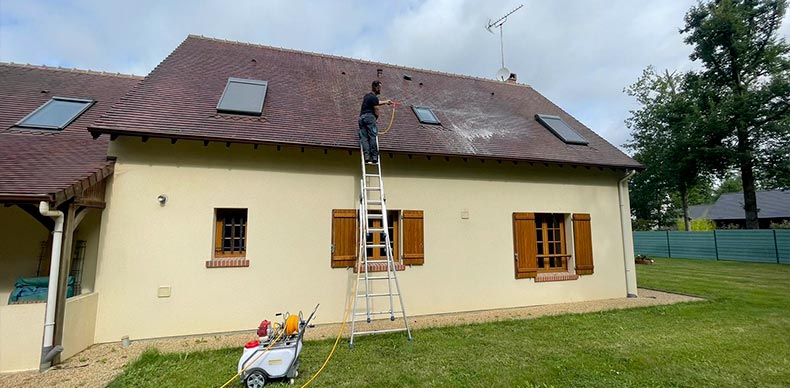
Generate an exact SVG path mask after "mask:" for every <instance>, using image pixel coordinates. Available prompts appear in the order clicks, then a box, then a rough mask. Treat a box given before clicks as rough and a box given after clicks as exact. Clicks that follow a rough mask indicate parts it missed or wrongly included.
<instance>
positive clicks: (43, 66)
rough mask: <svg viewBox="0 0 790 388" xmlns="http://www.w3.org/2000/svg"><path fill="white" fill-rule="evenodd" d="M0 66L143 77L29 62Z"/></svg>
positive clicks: (2, 64) (133, 75) (134, 75)
mask: <svg viewBox="0 0 790 388" xmlns="http://www.w3.org/2000/svg"><path fill="white" fill-rule="evenodd" d="M0 66H12V67H22V68H26V69H37V70H51V71H63V72H67V73H76V74H88V75H98V76H104V77H119V78H133V79H143V78H144V76H141V75H136V74H123V73H110V72H106V71H97V70H90V69H77V68H67V67H60V66H58V67H55V66H47V65H31V64H29V63H14V62H0Z"/></svg>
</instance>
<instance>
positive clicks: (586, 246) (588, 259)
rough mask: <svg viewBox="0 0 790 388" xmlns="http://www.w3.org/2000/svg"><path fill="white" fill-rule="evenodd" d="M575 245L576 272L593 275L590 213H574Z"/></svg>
mask: <svg viewBox="0 0 790 388" xmlns="http://www.w3.org/2000/svg"><path fill="white" fill-rule="evenodd" d="M573 246H574V255H575V256H576V274H577V275H592V273H593V252H592V233H591V232H590V215H589V214H583V213H580V214H574V215H573Z"/></svg>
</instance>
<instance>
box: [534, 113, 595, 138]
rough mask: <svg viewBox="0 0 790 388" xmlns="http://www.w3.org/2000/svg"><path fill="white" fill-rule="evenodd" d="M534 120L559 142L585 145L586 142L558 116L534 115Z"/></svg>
mask: <svg viewBox="0 0 790 388" xmlns="http://www.w3.org/2000/svg"><path fill="white" fill-rule="evenodd" d="M535 120H538V122H539V123H541V124H543V126H544V127H546V128H547V129H548V130H549V131H551V132H552V133H554V135H556V136H557V137H559V138H560V140H562V141H564V142H566V143H568V144H581V145H587V140H586V139H585V138H583V137H582V135H579V134H578V133H577V132H576V131H574V130H573V128H571V127H570V126H569V125H568V124H565V121H562V119H561V118H559V117H558V116H550V115H541V114H536V115H535Z"/></svg>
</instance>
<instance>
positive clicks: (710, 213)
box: [689, 190, 790, 229]
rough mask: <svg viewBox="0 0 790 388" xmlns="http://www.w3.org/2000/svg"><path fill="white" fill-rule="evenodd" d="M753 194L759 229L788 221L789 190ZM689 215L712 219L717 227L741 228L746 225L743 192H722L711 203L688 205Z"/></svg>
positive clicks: (789, 212) (789, 218)
mask: <svg viewBox="0 0 790 388" xmlns="http://www.w3.org/2000/svg"><path fill="white" fill-rule="evenodd" d="M755 194H756V195H757V208H758V209H759V211H758V212H757V217H758V219H759V222H760V229H768V228H770V227H771V224H780V223H782V222H787V221H790V191H788V190H768V191H758V192H756V193H755ZM689 217H690V218H691V219H692V220H695V219H706V220H711V221H714V222H715V223H716V227H717V228H721V227H729V226H731V225H735V226H737V227H739V228H743V227H744V226H745V225H746V221H745V219H746V215H745V214H744V210H743V192H739V193H725V194H722V195H721V196H720V197H719V199H717V200H716V202H715V203H713V204H708V205H696V206H689Z"/></svg>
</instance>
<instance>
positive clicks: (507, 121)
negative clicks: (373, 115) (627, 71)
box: [90, 36, 642, 168]
mask: <svg viewBox="0 0 790 388" xmlns="http://www.w3.org/2000/svg"><path fill="white" fill-rule="evenodd" d="M377 69H381V70H382V74H381V77H380V78H379V79H380V80H381V81H382V82H383V84H384V86H383V93H382V96H381V97H382V98H385V99H393V100H395V101H399V102H402V103H403V105H402V106H401V107H400V108H398V110H397V113H396V117H395V120H394V124H393V126H392V129H391V131H390V132H389V133H387V134H386V135H383V136H381V137H380V142H381V149H382V150H383V151H389V152H397V153H409V154H425V155H444V156H461V157H472V158H486V159H504V160H518V161H521V160H523V161H534V162H553V163H566V164H572V165H585V166H601V167H618V168H641V167H642V166H641V165H640V164H639V163H637V162H636V161H634V160H633V159H631V158H630V157H628V156H627V155H625V154H624V153H622V152H621V151H620V150H618V149H617V148H616V147H614V146H612V145H611V144H609V143H608V142H606V140H604V139H603V138H601V137H600V136H598V135H597V134H595V133H594V132H593V131H592V130H590V129H588V128H587V127H586V126H584V125H583V124H582V123H580V122H579V121H577V120H575V119H574V118H573V117H571V116H570V115H569V114H568V113H566V112H565V111H563V110H562V109H560V108H559V107H558V106H556V105H555V104H553V103H552V102H551V101H549V100H548V99H546V98H545V97H543V96H542V95H540V94H539V93H538V92H536V91H535V90H534V89H533V88H532V87H530V86H526V85H516V84H506V83H503V82H497V81H493V80H486V79H481V78H474V77H468V76H461V75H455V74H446V73H440V72H435V71H428V70H420V69H413V68H406V67H401V66H394V65H388V64H382V63H375V62H368V61H362V60H357V59H350V58H342V57H337V56H330V55H322V54H314V53H307V52H300V51H294V50H286V49H281V48H274V47H267V46H259V45H252V44H246V43H239V42H228V41H220V40H217V39H211V38H204V37H197V36H189V37H188V38H187V39H186V40H185V41H184V42H183V43H182V44H181V45H180V46H179V47H178V48H176V50H175V51H173V53H171V54H170V56H168V57H167V58H166V59H165V60H164V61H163V62H162V63H161V64H160V65H159V66H158V67H157V68H156V69H154V70H153V71H152V72H151V73H150V74H149V75H148V76H147V77H146V78H145V80H143V82H141V83H140V85H139V86H137V87H136V88H135V89H134V90H132V91H131V92H130V93H129V94H128V95H127V96H126V97H125V98H124V99H123V101H121V103H119V104H118V105H116V106H115V107H114V108H113V109H111V110H110V111H109V112H107V113H106V114H105V115H103V116H102V117H101V118H100V119H99V120H98V121H96V122H95V123H94V124H93V125H92V126H91V127H90V130H91V132H92V133H93V134H94V135H95V136H98V135H100V134H103V133H104V134H112V135H133V136H143V137H162V138H171V139H192V140H204V141H221V142H235V143H253V144H285V145H298V146H313V147H322V148H343V149H359V142H358V140H357V132H358V124H357V118H358V116H359V110H360V105H361V102H362V97H363V96H364V95H365V93H367V92H369V91H370V83H371V81H373V80H375V79H376V77H377ZM404 74H407V75H408V76H410V78H411V80H406V79H404ZM231 77H234V78H242V79H255V80H264V81H268V90H267V92H266V93H267V94H266V99H265V103H264V107H263V114H262V115H261V116H260V117H257V116H243V115H235V114H226V113H218V112H217V103H218V102H219V100H220V97H221V96H222V93H223V90H224V89H225V86H226V83H227V82H228V79H229V78H231ZM410 105H415V106H426V107H429V108H432V109H433V111H434V112H435V113H436V115H437V116H438V119H439V120H440V121H441V125H440V126H436V125H425V124H420V122H419V121H418V120H417V117H416V116H415V115H414V113H413V112H412V111H411V109H410V108H409V106H410ZM382 112H384V113H383V116H382V118H381V120H379V128H380V129H384V128H386V127H387V125H388V124H389V108H387V107H384V108H382ZM536 114H545V115H553V116H559V117H561V118H562V119H563V120H564V121H565V122H566V123H567V124H569V125H570V126H571V127H573V129H575V130H576V131H577V132H578V133H579V134H581V135H582V136H583V137H584V138H585V139H586V140H587V141H589V145H577V144H566V143H565V142H563V141H562V140H560V139H559V138H558V137H557V136H555V135H554V134H552V133H551V132H550V131H549V130H548V129H546V128H545V127H544V126H542V125H541V124H540V123H539V122H538V121H536V120H535V115H536Z"/></svg>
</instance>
